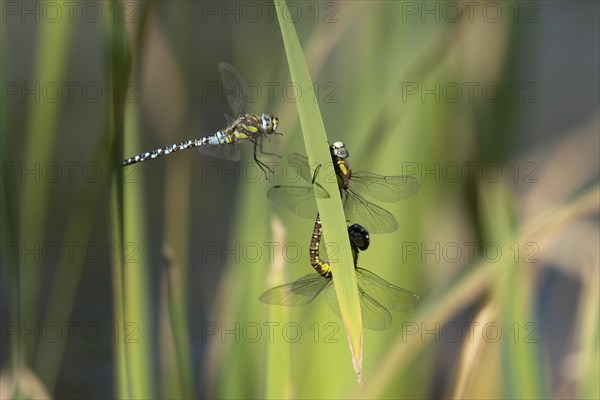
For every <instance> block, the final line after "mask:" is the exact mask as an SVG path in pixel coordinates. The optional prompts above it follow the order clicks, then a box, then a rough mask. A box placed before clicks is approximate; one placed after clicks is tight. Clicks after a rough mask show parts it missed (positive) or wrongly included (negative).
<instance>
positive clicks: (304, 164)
mask: <svg viewBox="0 0 600 400" xmlns="http://www.w3.org/2000/svg"><path fill="white" fill-rule="evenodd" d="M288 164H289V168H293V169H294V170H295V171H296V172H297V173H298V175H300V176H301V177H302V179H304V180H305V181H306V182H308V183H311V182H312V174H311V173H310V166H309V165H308V158H306V156H303V155H302V154H298V153H292V154H290V155H288Z"/></svg>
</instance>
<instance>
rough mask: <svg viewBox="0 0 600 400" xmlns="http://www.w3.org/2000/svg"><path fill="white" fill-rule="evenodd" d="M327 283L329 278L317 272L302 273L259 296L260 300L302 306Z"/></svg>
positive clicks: (268, 302) (315, 295)
mask: <svg viewBox="0 0 600 400" xmlns="http://www.w3.org/2000/svg"><path fill="white" fill-rule="evenodd" d="M329 284H331V279H327V278H324V277H322V276H321V275H319V274H316V273H314V274H310V275H304V276H303V277H301V278H299V279H297V280H295V281H294V282H291V283H286V284H283V285H279V286H276V287H274V288H273V289H269V290H267V291H266V292H264V293H263V294H262V295H261V296H260V301H262V302H263V303H266V304H278V305H282V306H303V305H306V304H308V303H310V302H311V301H313V300H314V299H315V297H317V295H318V294H319V293H321V291H322V290H323V289H324V288H325V287H326V286H327V285H329Z"/></svg>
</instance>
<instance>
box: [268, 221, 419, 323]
mask: <svg viewBox="0 0 600 400" xmlns="http://www.w3.org/2000/svg"><path fill="white" fill-rule="evenodd" d="M321 236H322V228H321V219H320V218H319V216H318V215H317V220H316V221H315V226H314V229H313V234H312V238H311V241H310V252H309V254H310V264H311V265H312V267H313V268H314V269H315V270H316V271H317V273H316V274H315V273H313V274H309V275H305V276H303V277H301V278H299V279H298V280H296V281H294V282H290V283H286V284H283V285H280V286H276V287H274V288H272V289H269V290H267V291H266V292H264V293H263V294H262V295H261V296H260V301H262V302H263V303H267V304H277V305H282V306H303V305H306V304H308V303H310V302H312V301H313V300H314V299H315V298H316V297H317V295H318V294H319V293H321V292H323V291H324V292H325V295H326V298H327V304H329V307H331V309H332V310H333V311H334V312H335V313H336V314H338V315H340V310H339V305H338V300H337V296H336V293H335V288H334V287H333V279H335V278H334V277H333V274H332V272H331V266H330V264H329V262H328V261H327V260H323V259H322V258H321V256H320V254H319V242H320V241H321ZM348 236H349V237H350V248H351V250H352V257H353V259H354V268H355V270H356V280H357V283H358V294H359V297H360V307H361V311H362V321H363V326H364V327H365V328H367V329H373V330H384V329H388V328H389V327H390V326H391V325H392V316H391V314H390V312H389V310H395V311H404V312H411V311H416V310H417V309H418V308H419V307H420V306H421V301H422V300H421V297H420V296H419V295H418V294H416V293H413V292H411V291H410V290H407V289H403V288H401V287H398V286H395V285H392V284H391V283H389V282H388V281H386V280H385V279H383V278H381V277H380V276H378V275H376V274H374V273H373V272H371V271H369V270H366V269H364V268H360V267H358V253H359V251H364V250H366V249H367V248H368V247H369V244H370V237H369V232H368V231H367V230H366V229H365V228H363V227H362V226H360V225H358V224H354V225H352V226H350V227H348Z"/></svg>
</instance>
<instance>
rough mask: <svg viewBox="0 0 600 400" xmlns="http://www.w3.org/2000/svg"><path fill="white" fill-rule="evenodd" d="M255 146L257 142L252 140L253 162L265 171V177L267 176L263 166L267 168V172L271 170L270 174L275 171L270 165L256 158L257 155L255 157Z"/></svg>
mask: <svg viewBox="0 0 600 400" xmlns="http://www.w3.org/2000/svg"><path fill="white" fill-rule="evenodd" d="M261 143H262V142H261ZM257 147H258V144H257V143H256V142H254V162H256V164H257V165H258V166H259V167H260V169H262V171H263V172H264V173H265V177H267V178H268V174H267V171H266V170H265V168H266V169H267V170H269V172H271V174H275V172H274V171H273V170H272V169H271V167H269V166H268V165H267V164H265V163H264V162H262V161H260V160H259V159H258V157H256V148H257Z"/></svg>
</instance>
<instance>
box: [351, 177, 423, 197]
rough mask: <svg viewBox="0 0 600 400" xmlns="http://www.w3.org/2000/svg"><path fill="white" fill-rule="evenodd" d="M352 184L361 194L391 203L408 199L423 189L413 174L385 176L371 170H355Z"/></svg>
mask: <svg viewBox="0 0 600 400" xmlns="http://www.w3.org/2000/svg"><path fill="white" fill-rule="evenodd" d="M350 185H351V186H352V189H354V190H356V191H357V192H360V194H364V195H368V196H372V197H374V198H376V199H378V200H381V201H386V202H389V203H393V202H397V201H402V200H405V199H408V198H409V197H412V196H414V195H415V194H417V193H418V192H419V190H420V189H421V184H420V183H419V181H418V180H416V179H415V178H414V177H412V176H409V175H398V176H383V175H377V174H373V173H371V172H353V173H352V177H351V179H350Z"/></svg>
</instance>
